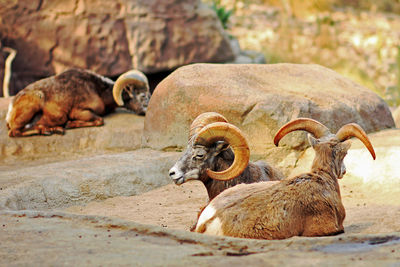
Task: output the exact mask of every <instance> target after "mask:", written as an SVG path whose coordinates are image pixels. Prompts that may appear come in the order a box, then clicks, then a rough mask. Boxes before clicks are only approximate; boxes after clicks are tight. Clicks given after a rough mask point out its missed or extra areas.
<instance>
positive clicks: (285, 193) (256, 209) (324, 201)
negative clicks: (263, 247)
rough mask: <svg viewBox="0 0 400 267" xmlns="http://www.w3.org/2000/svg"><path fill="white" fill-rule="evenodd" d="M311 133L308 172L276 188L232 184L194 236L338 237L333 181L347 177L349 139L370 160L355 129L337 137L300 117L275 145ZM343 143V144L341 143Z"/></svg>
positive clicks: (339, 215)
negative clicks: (294, 133) (355, 141)
mask: <svg viewBox="0 0 400 267" xmlns="http://www.w3.org/2000/svg"><path fill="white" fill-rule="evenodd" d="M296 130H304V131H307V132H309V133H311V134H312V135H313V136H314V137H315V138H314V137H312V136H309V140H310V143H311V145H312V147H313V148H314V150H315V158H314V161H313V163H312V167H311V171H310V172H309V173H304V174H301V175H298V176H295V177H292V178H287V179H284V180H282V181H280V182H278V183H272V182H260V183H257V184H249V185H245V184H243V185H237V186H235V187H232V188H230V189H228V190H225V191H224V192H222V193H221V194H220V195H218V196H217V197H216V198H214V199H213V200H212V201H211V202H210V203H209V204H208V206H207V207H206V208H205V209H204V210H203V211H202V213H201V215H200V217H199V219H198V222H197V225H196V228H195V231H196V232H199V233H206V234H211V235H226V236H234V237H243V238H256V239H284V238H289V237H292V236H326V235H335V234H339V233H342V232H343V231H344V228H343V220H344V218H345V209H344V206H343V204H342V201H341V196H340V190H339V183H338V179H340V178H342V177H343V175H344V174H345V172H346V168H345V166H344V163H343V159H344V157H345V156H346V153H347V150H348V149H349V148H350V145H351V143H350V140H347V139H349V138H350V137H357V138H359V139H360V140H361V141H362V142H363V143H364V145H365V146H366V147H367V149H368V150H369V152H370V153H371V155H372V157H373V158H374V159H375V152H374V149H373V147H372V145H371V142H370V141H369V139H368V137H367V135H366V134H365V132H364V131H363V130H362V128H361V127H360V126H358V125H357V124H354V123H351V124H347V125H344V126H343V127H342V128H340V129H339V131H338V132H337V133H336V135H334V134H331V133H330V131H329V130H328V128H327V127H325V126H324V125H323V124H321V123H319V122H317V121H315V120H312V119H307V118H299V119H296V120H294V121H292V122H289V123H287V124H286V125H284V126H283V127H282V128H281V129H280V130H279V131H278V132H277V134H276V136H275V138H274V143H275V145H276V146H278V143H279V141H280V140H281V139H282V138H283V137H284V136H285V135H286V134H288V133H290V132H292V131H296ZM346 140H347V141H346Z"/></svg>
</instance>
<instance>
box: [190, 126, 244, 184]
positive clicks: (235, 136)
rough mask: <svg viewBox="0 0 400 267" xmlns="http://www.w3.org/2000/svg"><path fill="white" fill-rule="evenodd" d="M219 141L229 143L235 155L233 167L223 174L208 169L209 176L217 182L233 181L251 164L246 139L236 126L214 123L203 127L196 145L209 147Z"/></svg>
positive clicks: (195, 141) (197, 137)
mask: <svg viewBox="0 0 400 267" xmlns="http://www.w3.org/2000/svg"><path fill="white" fill-rule="evenodd" d="M217 141H225V142H227V143H229V145H230V147H231V148H232V150H233V153H234V154H235V159H234V160H233V163H232V165H231V166H230V167H229V168H228V169H226V170H224V171H221V172H215V171H212V170H210V169H207V174H208V176H210V177H211V178H213V179H216V180H223V181H225V180H231V179H233V178H236V177H237V176H239V175H240V174H242V172H243V171H244V170H245V169H246V167H247V165H248V164H249V159H250V150H249V145H248V144H247V141H246V138H245V137H244V135H243V133H242V132H241V131H240V130H239V128H237V127H236V126H234V125H232V124H230V123H226V122H214V123H211V124H208V125H206V126H205V127H203V128H202V129H201V130H200V131H199V133H198V135H197V136H196V139H195V140H194V144H202V145H206V146H209V145H210V144H212V143H215V142H217Z"/></svg>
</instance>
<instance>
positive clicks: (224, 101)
mask: <svg viewBox="0 0 400 267" xmlns="http://www.w3.org/2000/svg"><path fill="white" fill-rule="evenodd" d="M206 111H216V112H219V113H221V114H223V115H224V116H226V118H227V119H228V120H229V121H230V122H231V123H233V124H235V125H237V126H238V127H239V128H241V129H242V130H243V131H244V133H245V134H246V136H247V139H248V142H249V144H250V149H251V154H252V157H253V159H258V158H267V159H269V160H271V161H272V162H274V163H275V164H278V166H279V165H281V167H288V166H293V165H294V164H295V162H296V161H297V159H298V157H299V155H300V153H301V152H302V151H303V150H304V148H305V147H306V146H307V145H308V142H307V141H306V134H305V133H304V132H301V131H299V132H296V133H292V134H290V135H288V136H287V137H285V138H284V139H282V141H281V143H280V146H279V147H278V148H276V147H275V146H274V144H273V141H272V139H273V137H274V134H275V133H276V131H277V130H278V129H279V127H281V126H282V125H283V124H284V123H286V122H288V121H290V120H292V119H295V118H297V117H309V118H313V119H316V120H318V121H320V122H322V123H324V124H325V125H326V126H327V127H329V129H331V131H332V132H336V131H337V130H338V129H339V128H340V127H341V126H342V125H344V124H346V123H349V122H356V123H358V124H360V125H361V126H362V127H363V128H364V129H365V131H366V132H368V133H370V132H375V131H378V130H381V129H385V128H391V127H394V122H393V118H392V115H391V113H390V110H389V108H388V106H387V104H386V103H385V102H384V101H383V100H382V99H381V98H380V97H378V96H377V95H376V94H375V93H373V92H372V91H370V90H368V89H367V88H365V87H362V86H361V85H359V84H357V83H355V82H353V81H351V80H349V79H347V78H345V77H343V76H341V75H340V74H338V73H336V72H334V71H332V70H330V69H327V68H324V67H322V66H319V65H300V64H273V65H254V64H251V65H240V64H239V65H234V64H232V65H231V64H225V65H219V64H193V65H189V66H185V67H181V68H179V69H177V70H176V71H175V72H173V73H172V74H171V75H169V76H168V77H167V78H166V79H164V80H163V81H162V82H161V83H160V84H159V85H158V86H157V88H156V90H155V91H154V94H153V96H152V98H151V100H150V103H149V107H148V111H147V115H146V118H145V122H144V124H145V125H144V138H143V142H144V145H145V146H149V147H152V148H155V149H169V148H182V147H185V146H186V144H187V138H188V129H189V125H190V123H191V122H192V120H193V119H194V118H195V117H196V116H197V115H199V114H200V113H202V112H206ZM283 158H286V160H285V161H282V159H283Z"/></svg>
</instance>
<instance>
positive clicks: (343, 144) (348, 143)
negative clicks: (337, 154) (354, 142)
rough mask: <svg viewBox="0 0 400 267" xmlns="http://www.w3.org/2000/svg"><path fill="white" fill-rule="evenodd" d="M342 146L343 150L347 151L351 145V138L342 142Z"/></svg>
mask: <svg viewBox="0 0 400 267" xmlns="http://www.w3.org/2000/svg"><path fill="white" fill-rule="evenodd" d="M342 147H343V150H345V151H347V150H349V149H350V147H351V140H350V139H349V140H346V141H344V142H342Z"/></svg>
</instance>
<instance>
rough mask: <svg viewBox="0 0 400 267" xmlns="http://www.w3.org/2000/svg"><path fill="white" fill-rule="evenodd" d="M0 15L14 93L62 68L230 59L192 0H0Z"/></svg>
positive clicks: (159, 66) (217, 26)
mask: <svg viewBox="0 0 400 267" xmlns="http://www.w3.org/2000/svg"><path fill="white" fill-rule="evenodd" d="M0 17H1V18H2V20H1V21H0V33H1V35H2V40H4V42H3V45H6V46H9V47H12V48H14V49H16V50H17V51H18V54H17V57H16V58H15V60H14V62H13V76H12V83H11V85H12V92H14V93H15V92H16V90H20V89H22V88H23V87H25V86H26V85H27V84H28V83H31V82H32V81H34V80H37V79H39V78H43V77H47V76H50V75H53V74H55V73H60V72H61V71H64V70H65V69H67V68H69V67H80V68H84V69H90V70H92V71H95V72H96V73H99V74H102V75H105V76H117V75H120V74H121V73H123V72H125V71H127V70H129V69H132V68H135V69H139V70H141V71H143V72H145V73H153V72H159V71H164V70H171V69H175V68H177V67H179V66H182V65H185V64H189V63H193V62H227V61H230V60H232V59H233V57H234V55H233V51H232V48H231V45H230V42H229V39H228V37H227V35H226V34H225V32H224V31H223V28H222V25H221V23H220V22H219V20H218V17H217V15H216V14H215V12H214V11H213V10H212V9H211V8H209V7H208V6H207V5H206V4H204V3H202V2H201V1H200V0H188V1H181V0H153V1H139V0H133V1H122V0H118V1H112V2H110V1H106V0H95V1H81V0H80V1H75V0H68V1H51V0H44V1H37V0H36V1H32V0H23V1H1V2H0ZM3 66H4V65H2V67H3Z"/></svg>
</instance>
